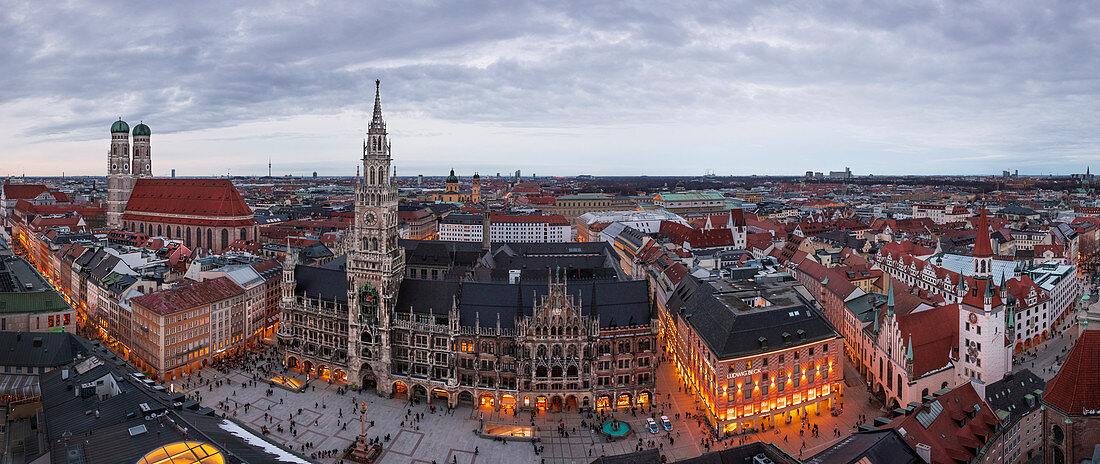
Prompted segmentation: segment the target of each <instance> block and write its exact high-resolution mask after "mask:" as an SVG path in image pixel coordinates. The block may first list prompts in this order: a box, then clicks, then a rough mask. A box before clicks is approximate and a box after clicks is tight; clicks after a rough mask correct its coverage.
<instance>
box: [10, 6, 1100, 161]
mask: <svg viewBox="0 0 1100 464" xmlns="http://www.w3.org/2000/svg"><path fill="white" fill-rule="evenodd" d="M222 4H223V3H217V2H198V3H191V2H188V3H184V4H154V5H147V6H145V7H144V8H143V7H135V6H134V4H132V3H129V2H126V3H123V2H95V3H93V2H86V3H85V2H73V3H67V4H64V5H61V6H56V5H52V4H49V2H47V3H41V2H38V3H24V4H22V5H17V6H13V7H12V8H6V9H5V11H4V12H3V13H0V40H4V41H5V43H9V44H13V46H12V47H2V48H0V63H3V65H2V66H3V69H0V71H3V72H0V104H4V103H10V102H12V101H15V100H18V99H24V98H51V99H56V100H57V101H60V102H64V103H63V104H65V105H68V108H67V110H68V111H70V112H72V113H73V114H74V115H75V117H74V118H73V119H72V120H69V121H64V122H59V123H54V122H44V123H43V124H42V125H41V126H40V127H35V128H33V130H34V131H35V132H38V133H47V134H50V133H52V134H57V136H59V137H60V136H64V137H71V136H73V135H74V134H79V135H81V136H86V137H100V136H102V134H101V132H103V130H104V127H105V126H106V125H107V124H108V123H109V121H110V120H111V119H113V118H114V115H116V114H122V115H124V116H126V117H127V118H128V119H137V118H141V119H145V120H147V121H148V122H150V124H152V125H153V128H154V131H161V132H162V133H163V132H164V131H167V132H183V131H191V130H196V129H201V128H205V127H211V126H222V125H236V124H241V123H246V122H251V121H257V120H265V119H269V118H273V117H284V116H291V115H303V114H331V113H336V112H339V111H344V110H349V109H351V110H359V111H364V112H365V111H367V110H368V109H369V105H370V104H371V98H370V97H371V93H372V91H373V88H372V85H371V84H372V83H373V82H372V81H373V79H374V78H375V77H376V76H379V77H381V78H382V79H383V80H384V81H385V86H386V88H385V96H384V98H385V99H386V101H387V102H388V103H391V104H390V105H388V106H387V108H388V109H389V110H391V111H410V112H416V113H418V114H423V115H426V116H429V117H436V118H443V119H450V120H456V121H470V122H479V123H490V124H501V125H513V126H531V127H547V128H558V127H561V128H576V127H579V126H584V125H596V126H599V125H606V124H630V123H653V122H656V121H661V120H665V119H672V120H676V121H680V123H682V124H692V123H694V122H698V121H702V120H711V119H714V118H734V119H736V118H759V117H774V118H776V119H777V120H778V121H787V120H799V121H810V122H812V121H814V120H818V119H820V120H822V121H826V120H828V121H841V122H844V123H847V124H850V125H851V126H852V127H868V128H871V129H876V130H877V129H879V128H882V126H883V124H884V121H889V122H890V123H891V124H893V126H891V127H889V128H888V129H889V130H892V131H895V132H905V131H906V130H907V127H906V126H907V125H928V126H931V127H935V126H936V125H937V124H944V121H943V119H947V120H948V122H949V123H950V122H954V124H955V125H965V124H974V125H985V126H993V128H994V133H993V134H991V135H990V137H995V138H996V139H990V140H975V141H974V142H973V145H974V147H975V148H982V149H991V150H997V151H999V152H1004V153H1008V154H1014V155H1016V156H1025V154H1030V153H1034V151H1036V150H1046V151H1050V152H1054V153H1080V152H1082V151H1089V150H1091V151H1093V152H1095V151H1096V143H1097V141H1096V137H1095V136H1093V135H1092V129H1091V128H1095V126H1096V122H1097V119H1098V116H1100V111H1098V108H1097V107H1096V105H1095V103H1093V102H1095V101H1096V97H1097V96H1098V95H1097V94H1098V93H1100V92H1098V88H1100V85H1098V84H1100V82H1098V77H1097V76H1100V64H1098V62H1097V60H1095V59H1093V58H1094V57H1095V56H1100V53H1098V52H1100V50H1098V49H1097V48H1098V47H1100V45H1098V44H1100V32H1098V31H1097V29H1096V28H1095V27H1094V26H1093V24H1095V21H1096V20H1097V17H1098V16H1100V14H1098V11H1097V10H1098V8H1100V6H1097V4H1096V3H1094V2H1079V3H1059V2H1044V1H1031V2H1014V3H1005V2H943V3H917V2H904V1H898V2H886V1H858V0H852V1H844V0H831V1H825V2H821V1H807V2H791V3H782V4H769V3H765V2H752V1H745V2H699V3H695V2H670V3H668V4H665V3H657V2H652V3H629V4H623V3H617V2H590V1H576V2H557V1H554V2H457V3H441V4H416V5H413V4H411V3H409V2H347V3H346V4H341V5H333V4H329V3H321V4H309V3H303V2H273V3H270V4H265V5H250V6H238V7H233V8H229V9H227V8H224V7H222V6H221V5H222ZM512 46H520V47H529V48H528V49H523V50H521V51H520V52H517V53H514V54H513V53H510V52H509V49H508V47H512ZM498 47H499V48H501V49H503V50H504V51H503V52H501V53H500V54H499V55H498V56H496V58H495V59H493V60H492V61H491V62H489V63H486V64H484V66H474V65H472V64H470V63H467V62H464V61H463V60H462V59H461V57H463V56H465V55H479V54H492V53H493V51H494V50H497V49H498ZM353 69H354V70H353ZM937 119H939V120H937ZM928 143H930V144H933V145H934V143H935V142H934V141H932V140H930V141H929V142H928Z"/></svg>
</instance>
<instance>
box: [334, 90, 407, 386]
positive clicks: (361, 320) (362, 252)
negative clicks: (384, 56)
mask: <svg viewBox="0 0 1100 464" xmlns="http://www.w3.org/2000/svg"><path fill="white" fill-rule="evenodd" d="M374 84H375V90H374V115H373V117H372V118H371V122H370V129H369V130H368V132H367V138H366V140H365V141H364V144H363V174H362V176H361V177H359V178H357V179H356V187H355V226H354V230H353V231H352V233H351V237H349V240H351V246H350V247H349V248H350V249H349V251H348V259H347V279H348V335H349V336H348V378H349V379H354V380H364V379H366V380H375V381H376V382H377V384H378V385H386V384H387V383H388V382H386V378H387V377H388V374H389V364H390V359H389V358H390V350H389V347H390V343H389V332H390V331H389V328H390V327H389V326H390V321H391V318H392V315H393V311H394V307H395V306H396V302H397V292H398V289H399V288H400V286H401V279H402V277H403V276H404V274H405V250H404V249H403V248H401V247H400V246H398V243H397V238H398V234H397V182H396V179H394V172H392V171H391V167H390V143H389V141H388V140H387V139H386V122H385V121H384V120H382V101H381V97H380V96H379V87H380V86H381V82H380V81H377V80H376V81H375V82H374ZM354 380H353V381H354Z"/></svg>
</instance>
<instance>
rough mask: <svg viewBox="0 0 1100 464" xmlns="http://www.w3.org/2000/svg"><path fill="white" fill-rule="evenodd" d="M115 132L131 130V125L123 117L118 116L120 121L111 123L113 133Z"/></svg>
mask: <svg viewBox="0 0 1100 464" xmlns="http://www.w3.org/2000/svg"><path fill="white" fill-rule="evenodd" d="M115 132H130V125H129V124H126V121H123V120H122V118H118V121H115V123H114V124H111V133H112V134H113V133H115Z"/></svg>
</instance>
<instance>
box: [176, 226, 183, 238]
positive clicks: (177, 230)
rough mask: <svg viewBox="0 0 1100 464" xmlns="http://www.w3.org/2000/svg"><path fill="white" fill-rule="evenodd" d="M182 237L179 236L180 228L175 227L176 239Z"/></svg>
mask: <svg viewBox="0 0 1100 464" xmlns="http://www.w3.org/2000/svg"><path fill="white" fill-rule="evenodd" d="M182 236H183V235H181V234H180V226H176V238H180V237H182Z"/></svg>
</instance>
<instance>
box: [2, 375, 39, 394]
mask: <svg viewBox="0 0 1100 464" xmlns="http://www.w3.org/2000/svg"><path fill="white" fill-rule="evenodd" d="M0 395H10V396H41V395H42V390H41V389H40V388H39V387H38V376H35V375H12V374H0Z"/></svg>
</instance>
